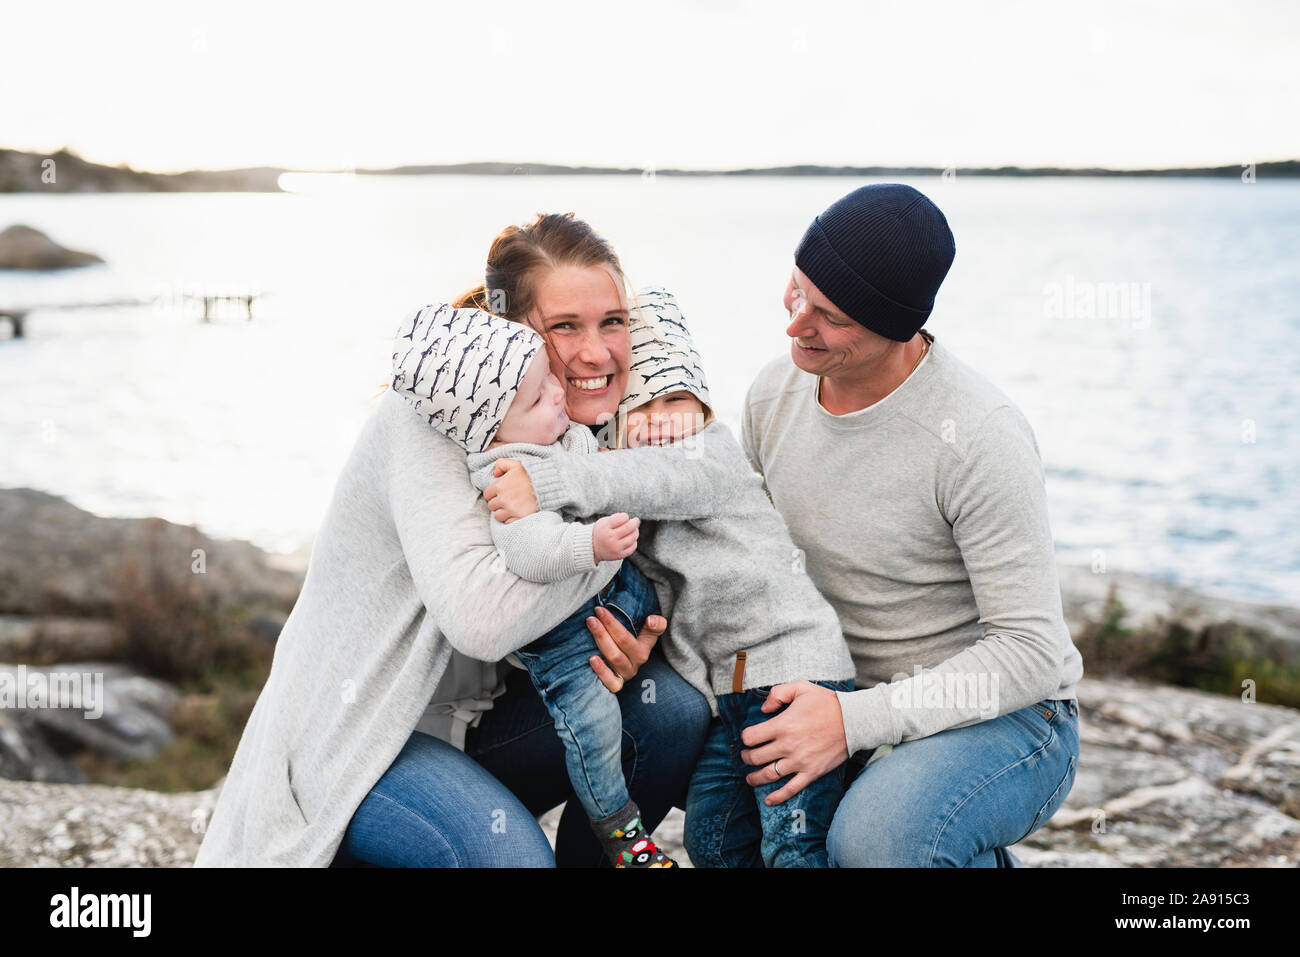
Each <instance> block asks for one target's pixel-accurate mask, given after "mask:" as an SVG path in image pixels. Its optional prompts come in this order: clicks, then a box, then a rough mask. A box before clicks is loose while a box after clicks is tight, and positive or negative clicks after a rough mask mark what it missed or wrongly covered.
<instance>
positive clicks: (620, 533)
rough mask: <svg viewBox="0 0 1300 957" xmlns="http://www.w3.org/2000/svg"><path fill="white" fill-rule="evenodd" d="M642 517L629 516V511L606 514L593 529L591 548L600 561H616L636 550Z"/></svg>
mask: <svg viewBox="0 0 1300 957" xmlns="http://www.w3.org/2000/svg"><path fill="white" fill-rule="evenodd" d="M640 527H641V519H639V518H628V516H627V512H617V513H615V514H614V515H606V516H605V517H604V518H602V519H601V520H600V521H598V522H596V524H595V525H593V526H592V529H591V550H592V553H593V554H594V555H595V556H596V561H598V562H616V561H618V560H619V559H620V558H627V556H629V555H631V554H632V553H633V552H634V551H636V543H637V538H638V537H639V536H640V534H641V533H640V532H639V531H638V529H640Z"/></svg>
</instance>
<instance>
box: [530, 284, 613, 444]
mask: <svg viewBox="0 0 1300 957" xmlns="http://www.w3.org/2000/svg"><path fill="white" fill-rule="evenodd" d="M528 319H529V324H530V325H532V327H533V328H534V329H536V330H537V332H539V333H540V334H541V336H542V338H544V339H545V340H546V353H547V356H548V358H549V359H550V363H551V371H552V372H554V373H555V374H556V375H557V376H558V377H559V378H560V381H561V383H563V385H564V400H565V408H566V409H567V411H568V414H569V418H570V419H572V420H573V421H574V422H581V423H582V424H583V425H591V426H595V425H599V424H601V416H604V417H605V418H608V417H609V416H612V415H613V414H614V413H615V412H616V411H617V410H618V403H619V400H620V399H621V398H622V397H623V391H624V390H625V389H626V388H627V367H628V365H629V363H630V362H631V361H632V360H631V354H632V345H631V342H630V340H629V339H628V331H627V323H628V306H627V302H626V300H624V298H623V294H622V287H621V284H620V283H619V282H617V281H616V280H615V278H614V275H613V273H612V272H611V271H610V270H608V269H605V268H602V267H600V266H586V267H584V266H561V267H560V268H558V269H554V270H552V271H551V272H549V273H547V274H546V275H545V276H543V277H542V278H541V281H540V282H539V284H538V287H537V306H536V309H535V311H534V312H533V313H532V314H531V315H530V316H529V317H528Z"/></svg>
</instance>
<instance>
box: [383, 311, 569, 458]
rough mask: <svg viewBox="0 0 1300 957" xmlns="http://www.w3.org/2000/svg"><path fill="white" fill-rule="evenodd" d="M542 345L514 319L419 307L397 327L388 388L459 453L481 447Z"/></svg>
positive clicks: (502, 415)
mask: <svg viewBox="0 0 1300 957" xmlns="http://www.w3.org/2000/svg"><path fill="white" fill-rule="evenodd" d="M543 345H544V343H543V341H542V337H541V336H539V335H538V334H537V333H536V332H534V331H533V330H532V329H530V328H529V327H528V326H525V325H523V324H522V323H518V322H511V321H510V320H509V319H502V318H501V317H500V316H494V315H491V314H490V313H486V312H481V311H479V310H478V309H453V308H452V307H451V306H449V305H447V304H446V303H444V304H442V305H440V306H436V307H435V306H425V307H424V308H423V309H420V310H417V311H416V313H415V315H413V316H411V317H410V318H409V319H407V320H406V321H405V322H403V323H402V325H401V328H400V329H398V331H397V338H396V339H395V340H394V347H395V349H394V352H393V391H394V392H396V393H397V394H398V395H400V396H401V397H402V398H403V399H405V400H406V401H407V402H408V403H409V404H410V405H411V406H412V407H413V408H414V409H415V411H416V412H419V413H420V414H421V415H424V416H427V417H428V420H429V424H430V425H432V426H433V427H434V428H436V429H437V430H438V431H439V432H441V433H442V434H443V435H445V436H447V438H449V439H451V440H452V441H454V442H456V443H457V444H458V445H460V446H461V448H463V449H464V450H465V451H466V452H482V451H483V450H484V449H486V448H487V447H488V443H489V442H491V441H492V437H493V436H494V435H496V432H497V429H499V428H500V427H501V422H502V420H503V419H505V417H506V412H507V411H509V409H510V403H511V401H513V399H514V397H515V393H516V392H518V391H519V383H520V382H521V381H522V380H523V378H524V373H526V372H527V371H528V364H529V363H530V362H531V361H532V359H533V356H535V355H536V354H537V352H538V351H539V350H540V349H541V348H542V346H543Z"/></svg>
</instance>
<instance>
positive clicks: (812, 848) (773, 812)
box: [685, 680, 853, 867]
mask: <svg viewBox="0 0 1300 957" xmlns="http://www.w3.org/2000/svg"><path fill="white" fill-rule="evenodd" d="M817 684H819V685H821V686H822V687H824V688H831V689H833V690H835V691H852V690H853V682H852V680H849V681H818V682H817ZM768 690H769V689H767V688H754V689H751V690H749V691H743V692H740V693H738V694H725V695H720V696H719V697H718V716H717V717H716V718H714V719H713V723H712V724H711V725H710V727H709V736H708V738H707V740H706V741H705V743H704V753H703V754H701V755H700V761H699V764H697V765H696V766H695V774H694V775H692V777H691V786H690V790H689V792H688V793H687V796H686V827H685V843H686V853H687V854H689V855H690V858H691V863H692V864H694V865H695V866H696V867H826V866H827V857H826V832H827V831H828V830H829V829H830V826H831V818H832V817H833V815H834V814H835V808H836V805H838V804H839V802H840V798H841V797H842V796H843V794H844V774H843V772H844V766H843V765H841V766H840V767H839V768H837V769H835V770H834V771H831V772H829V773H827V774H824V775H822V776H821V777H820V778H818V779H817V780H816V781H814V782H813V783H812V784H810V785H808V786H807V787H806V788H804V789H803V790H802V791H800V792H799V793H798V794H796V795H795V796H794V797H792V798H790V799H788V800H787V801H785V802H784V803H782V804H777V805H773V806H772V807H768V806H767V805H766V804H764V803H763V799H764V798H765V797H767V796H768V795H769V794H771V793H772V792H774V791H776V790H778V789H779V788H780V787H781V786H782V785H783V784H785V783H786V781H788V780H789V778H783V779H782V780H780V781H775V782H773V783H772V784H762V785H759V786H757V787H755V786H753V785H751V784H749V783H748V782H746V780H745V776H746V775H748V774H752V773H754V772H755V771H757V770H758V768H756V767H753V766H752V765H749V764H746V763H745V762H744V761H742V760H741V758H740V752H741V749H742V748H744V747H745V745H744V744H743V743H742V742H741V740H740V733H741V731H743V730H744V729H745V728H747V727H749V726H750V725H753V724H758V723H759V722H761V721H766V720H768V719H769V718H772V717H775V716H776V714H779V713H780V712H775V713H773V714H765V713H764V712H763V710H762V708H763V702H764V701H765V700H766V698H767V695H768Z"/></svg>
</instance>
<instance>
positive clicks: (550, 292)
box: [453, 213, 631, 425]
mask: <svg viewBox="0 0 1300 957" xmlns="http://www.w3.org/2000/svg"><path fill="white" fill-rule="evenodd" d="M453 305H454V306H456V307H458V308H460V307H466V306H470V307H474V308H477V309H483V310H485V311H487V312H492V313H495V314H496V315H499V316H504V317H505V318H507V319H511V320H514V321H515V322H522V323H524V324H525V325H528V326H531V327H532V328H533V329H534V330H536V331H537V332H538V333H539V334H540V335H541V336H542V338H543V339H545V340H546V351H547V357H548V359H549V360H550V363H551V368H552V370H553V371H554V372H555V374H556V375H557V376H559V377H560V379H561V381H562V382H563V384H564V391H565V405H566V407H567V409H568V414H569V418H571V419H572V420H573V421H574V422H580V423H582V424H583V425H598V424H600V423H601V419H600V417H601V416H602V415H605V414H607V413H609V414H612V413H613V411H614V409H615V408H616V407H617V405H618V400H619V399H620V398H621V397H622V395H623V392H624V389H625V387H626V386H627V367H628V364H629V362H630V361H631V360H630V358H629V357H630V355H631V346H630V343H629V340H628V332H627V327H628V318H629V311H628V293H627V288H626V281H625V279H624V277H623V267H622V265H621V264H620V263H619V260H618V256H617V255H615V253H614V250H613V248H611V247H610V245H609V244H608V243H607V242H606V241H605V240H604V239H602V238H600V237H599V236H597V235H596V233H595V232H594V231H592V229H591V227H589V226H588V225H587V224H586V223H583V222H582V221H581V220H576V219H574V217H573V214H572V213H566V214H555V213H552V214H548V215H542V214H539V215H538V217H537V219H536V221H535V222H533V223H531V224H530V225H528V226H508V227H506V229H504V230H503V231H502V232H501V234H500V235H498V236H497V238H496V240H495V241H493V243H492V248H491V249H490V250H489V251H488V260H487V269H486V271H485V276H484V282H483V283H482V284H481V285H478V286H475V287H474V288H473V289H471V290H470V291H469V292H467V293H465V294H464V295H463V296H461V297H460V298H459V299H457V300H456V301H455V302H454V303H453Z"/></svg>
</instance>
